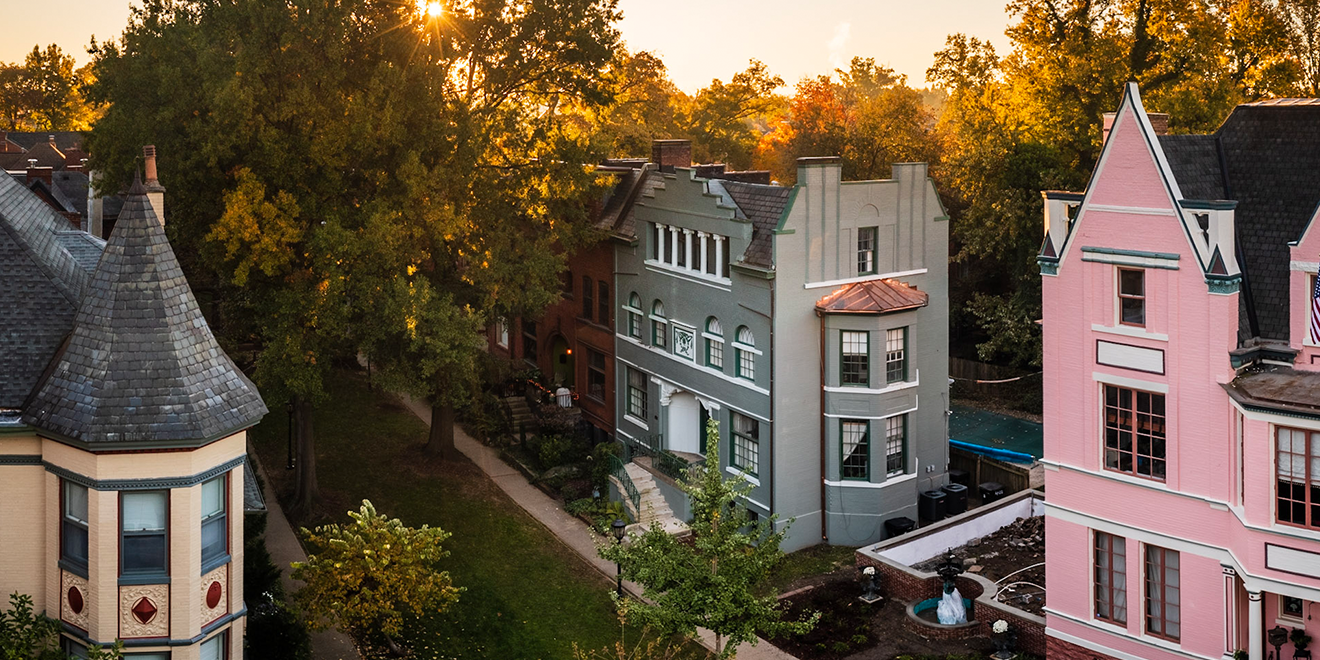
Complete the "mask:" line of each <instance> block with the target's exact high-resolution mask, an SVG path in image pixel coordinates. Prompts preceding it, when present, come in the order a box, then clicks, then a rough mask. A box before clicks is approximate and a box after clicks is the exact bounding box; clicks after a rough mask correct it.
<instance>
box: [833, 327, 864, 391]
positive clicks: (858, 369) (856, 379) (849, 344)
mask: <svg viewBox="0 0 1320 660" xmlns="http://www.w3.org/2000/svg"><path fill="white" fill-rule="evenodd" d="M842 338H843V349H842V355H841V359H840V360H839V367H840V374H839V380H840V382H841V383H843V384H844V385H861V386H863V387H865V386H866V385H869V384H870V383H871V375H870V363H871V348H870V345H869V342H868V340H869V339H870V337H869V335H868V334H867V333H865V332H854V331H852V330H844V331H843V335H842Z"/></svg>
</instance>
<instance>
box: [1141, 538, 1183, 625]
mask: <svg viewBox="0 0 1320 660" xmlns="http://www.w3.org/2000/svg"><path fill="white" fill-rule="evenodd" d="M1180 584H1181V581H1180V580H1179V576H1178V552H1177V551H1176V550H1167V549H1165V548H1160V547H1157V546H1153V545H1148V546H1146V632H1148V633H1150V634H1152V635H1156V636H1158V637H1163V638H1165V639H1171V640H1174V641H1177V640H1178V638H1179V637H1180V635H1181V633H1182V625H1181V623H1182V618H1181V614H1182V598H1181V596H1180V592H1179V585H1180Z"/></svg>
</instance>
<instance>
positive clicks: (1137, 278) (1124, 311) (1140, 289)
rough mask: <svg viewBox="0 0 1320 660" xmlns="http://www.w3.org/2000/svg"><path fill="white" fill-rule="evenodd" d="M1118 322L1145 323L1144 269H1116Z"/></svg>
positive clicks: (1127, 323)
mask: <svg viewBox="0 0 1320 660" xmlns="http://www.w3.org/2000/svg"><path fill="white" fill-rule="evenodd" d="M1118 322H1119V323H1121V324H1123V325H1135V326H1137V327H1145V325H1146V271H1144V270H1140V269H1136V268H1119V269H1118Z"/></svg>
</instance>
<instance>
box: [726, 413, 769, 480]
mask: <svg viewBox="0 0 1320 660" xmlns="http://www.w3.org/2000/svg"><path fill="white" fill-rule="evenodd" d="M732 425H733V450H732V451H731V452H729V453H730V455H731V457H732V460H731V463H732V465H733V467H736V468H740V469H743V470H746V471H747V472H749V473H751V474H752V475H753V476H755V475H756V469H757V464H758V463H759V462H760V454H761V445H760V442H761V441H760V437H761V431H760V424H759V423H758V422H757V421H756V420H754V419H752V418H751V417H748V416H746V415H741V414H739V413H736V412H735V413H733V414H732Z"/></svg>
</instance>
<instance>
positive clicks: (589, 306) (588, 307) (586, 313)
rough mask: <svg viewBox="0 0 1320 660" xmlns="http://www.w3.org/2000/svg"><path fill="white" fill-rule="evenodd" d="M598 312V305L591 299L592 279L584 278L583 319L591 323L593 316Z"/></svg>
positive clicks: (584, 276)
mask: <svg viewBox="0 0 1320 660" xmlns="http://www.w3.org/2000/svg"><path fill="white" fill-rule="evenodd" d="M595 312H596V305H595V303H593V302H592V298H591V278H590V277H587V276H586V275H583V276H582V318H584V319H586V320H588V321H590V320H591V315H592V314H594V313H595Z"/></svg>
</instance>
